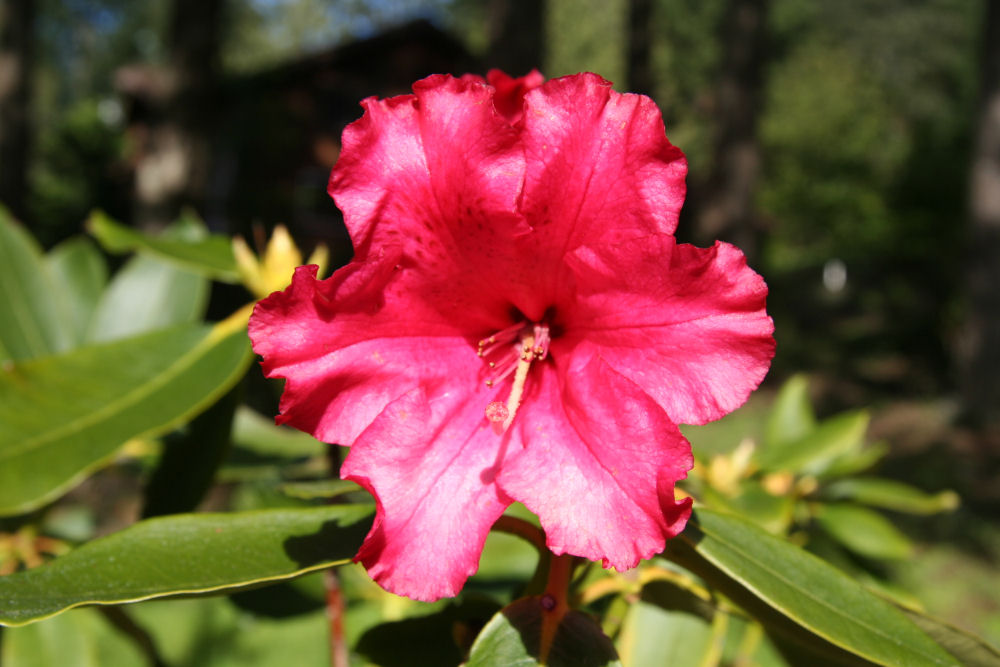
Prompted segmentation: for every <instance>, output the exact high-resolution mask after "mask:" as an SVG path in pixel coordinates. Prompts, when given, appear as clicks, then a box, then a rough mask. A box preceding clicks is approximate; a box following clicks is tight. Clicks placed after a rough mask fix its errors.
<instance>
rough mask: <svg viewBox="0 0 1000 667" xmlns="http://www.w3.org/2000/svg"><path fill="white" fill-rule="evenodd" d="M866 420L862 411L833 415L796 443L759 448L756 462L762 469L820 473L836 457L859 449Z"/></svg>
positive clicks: (866, 417) (866, 416)
mask: <svg viewBox="0 0 1000 667" xmlns="http://www.w3.org/2000/svg"><path fill="white" fill-rule="evenodd" d="M868 420H869V415H868V413H867V412H865V411H864V410H857V411H852V412H845V413H843V414H840V415H836V416H835V417H831V418H829V419H827V420H825V421H823V422H822V423H820V425H819V426H817V427H816V428H815V429H813V430H812V431H810V432H809V433H807V434H806V435H805V436H803V437H802V438H799V439H798V440H795V441H793V442H788V443H785V444H782V445H781V446H780V447H768V448H765V449H762V450H761V451H760V456H759V457H758V459H757V462H758V463H759V465H760V467H761V468H763V469H764V470H788V471H791V472H795V473H800V474H807V475H818V474H821V473H823V472H824V471H825V470H826V469H827V468H828V467H829V466H830V465H831V463H833V461H834V460H836V459H837V458H838V457H840V456H842V455H843V454H846V453H848V452H853V451H857V450H859V449H861V447H862V445H863V444H864V437H865V431H866V430H867V429H868Z"/></svg>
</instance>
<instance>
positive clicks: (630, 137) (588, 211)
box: [521, 74, 687, 317]
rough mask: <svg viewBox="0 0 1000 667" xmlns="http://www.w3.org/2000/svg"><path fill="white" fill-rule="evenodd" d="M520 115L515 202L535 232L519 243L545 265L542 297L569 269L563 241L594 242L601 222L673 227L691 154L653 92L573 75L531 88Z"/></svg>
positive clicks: (570, 244) (629, 227) (615, 226)
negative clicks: (618, 88)
mask: <svg viewBox="0 0 1000 667" xmlns="http://www.w3.org/2000/svg"><path fill="white" fill-rule="evenodd" d="M523 123H524V125H523V133H522V135H521V143H522V145H523V147H524V151H525V158H526V160H527V167H526V169H527V171H526V173H525V183H524V196H523V199H522V202H521V211H522V213H523V214H524V217H525V220H526V221H527V223H528V224H529V225H530V226H531V227H532V229H533V230H534V233H533V234H531V235H529V236H528V237H527V238H524V239H522V242H521V246H522V248H532V249H534V251H535V252H537V253H538V256H539V257H538V259H537V260H536V261H537V262H538V263H539V264H540V265H542V266H544V267H545V271H546V273H545V275H544V276H542V277H540V278H539V280H538V281H537V283H538V284H539V285H540V286H541V285H545V286H546V287H545V289H540V290H539V291H540V292H543V293H544V299H549V300H551V299H552V298H553V296H554V295H555V294H556V293H557V292H558V290H559V287H560V285H561V283H562V282H563V281H564V279H565V278H566V276H565V272H564V271H563V270H557V267H559V268H561V260H562V256H563V255H564V254H565V252H566V251H567V250H572V249H573V248H575V247H577V246H579V245H582V244H585V243H595V241H596V239H598V238H599V237H600V236H601V235H602V234H604V233H605V232H606V231H607V230H618V231H619V232H630V233H632V234H648V233H653V232H662V233H668V234H669V233H672V232H673V231H674V229H676V227H677V219H678V215H679V213H680V210H681V205H682V204H683V203H684V192H685V186H684V176H685V174H686V173H687V162H686V161H685V159H684V155H683V154H682V153H681V151H680V150H679V149H677V148H676V147H675V146H673V145H672V144H671V143H670V142H669V141H668V140H667V137H666V134H665V133H664V128H663V120H662V118H661V116H660V111H659V109H657V107H656V104H655V103H654V102H653V101H652V100H651V99H649V98H648V97H645V96H643V95H621V94H619V93H616V92H614V91H612V90H611V84H610V83H609V82H608V81H605V80H604V79H602V78H601V77H599V76H597V75H596V74H577V75H574V76H568V77H563V78H560V79H553V80H551V81H547V82H546V83H544V84H543V85H542V86H540V87H539V88H536V89H535V90H532V91H530V92H529V93H528V94H527V95H526V96H525V111H524V119H523ZM544 299H543V300H544ZM540 306H541V307H542V308H544V307H545V304H544V303H541V304H540ZM526 314H527V315H528V316H529V317H539V316H540V315H541V313H535V312H529V313H526Z"/></svg>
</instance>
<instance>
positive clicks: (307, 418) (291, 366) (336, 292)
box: [249, 253, 502, 444]
mask: <svg viewBox="0 0 1000 667" xmlns="http://www.w3.org/2000/svg"><path fill="white" fill-rule="evenodd" d="M396 266H397V264H396V256H395V255H393V254H391V253H387V254H385V255H384V256H383V257H381V258H376V257H374V256H371V257H370V258H369V261H367V262H362V263H358V262H355V263H352V264H350V265H348V266H347V267H345V268H343V269H341V270H339V271H337V272H336V273H335V274H334V276H332V277H331V278H329V279H327V280H325V281H319V280H316V267H315V266H304V267H299V268H298V269H296V271H295V275H294V277H293V279H292V284H291V285H290V286H289V287H288V288H287V289H285V290H284V291H283V292H275V293H274V294H272V295H271V296H269V297H268V298H267V299H264V300H263V301H261V302H259V303H258V304H257V306H256V307H255V308H254V313H253V316H252V317H251V318H250V327H249V330H250V339H251V341H252V342H253V347H254V351H255V352H257V354H260V355H261V356H263V358H264V360H263V362H262V366H263V368H264V372H265V374H266V375H267V376H268V377H278V378H285V379H286V380H287V382H286V384H285V390H284V393H283V394H282V397H281V406H280V407H281V413H280V414H279V416H278V418H277V421H278V423H282V424H289V425H291V426H295V427H296V428H299V429H301V430H303V431H306V432H308V433H312V434H313V435H315V436H316V437H317V438H319V439H320V440H324V441H326V442H336V443H340V444H351V443H352V442H353V441H354V439H355V438H356V437H357V436H358V434H360V433H361V431H363V430H364V429H365V428H367V427H368V425H369V424H370V423H371V422H372V420H373V419H375V417H376V416H377V415H378V414H379V413H380V412H381V411H382V410H383V409H384V407H385V406H386V405H387V404H388V403H389V402H391V401H393V400H395V399H396V398H398V397H399V396H401V395H403V394H405V393H406V392H407V391H409V390H411V389H413V388H414V387H417V386H424V385H433V384H434V383H438V382H441V381H442V380H443V379H446V378H450V377H454V376H457V375H460V374H462V373H467V372H469V371H470V370H471V371H472V372H477V371H478V370H479V369H480V367H481V364H482V362H481V360H480V359H479V358H478V357H477V356H476V353H475V349H474V348H473V347H472V346H471V345H470V344H469V340H468V336H469V332H468V331H466V330H465V329H464V328H463V327H465V326H468V325H469V324H470V323H471V324H472V325H473V326H475V325H476V318H475V315H474V313H472V314H470V316H469V319H468V321H455V322H450V321H447V320H444V319H441V318H440V317H437V316H436V314H435V313H434V312H433V311H431V310H429V309H428V307H426V306H425V305H424V304H423V303H422V302H421V301H420V300H419V299H414V298H413V297H412V296H411V292H412V291H413V290H414V289H415V287H414V286H413V285H408V284H407V280H406V273H407V270H406V269H397V268H396ZM501 321H502V320H501ZM479 326H483V323H482V322H479ZM487 326H491V325H490V324H487Z"/></svg>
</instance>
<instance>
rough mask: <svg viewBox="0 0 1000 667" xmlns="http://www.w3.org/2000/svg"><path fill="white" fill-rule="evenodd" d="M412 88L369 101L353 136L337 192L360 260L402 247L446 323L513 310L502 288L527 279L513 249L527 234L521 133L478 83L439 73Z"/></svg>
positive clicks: (347, 136) (333, 184)
mask: <svg viewBox="0 0 1000 667" xmlns="http://www.w3.org/2000/svg"><path fill="white" fill-rule="evenodd" d="M413 90H414V94H413V95H403V96H400V97H393V98H390V99H386V100H376V99H374V98H369V99H367V100H365V101H364V102H363V106H364V107H365V114H364V116H362V118H361V119H360V120H358V121H356V122H354V123H352V124H351V125H350V126H348V128H347V129H346V130H345V131H344V136H343V150H342V152H341V157H340V160H339V161H338V162H337V166H336V167H335V168H334V170H333V174H332V175H331V179H330V186H329V191H330V194H331V195H333V198H334V199H335V200H336V202H337V205H338V206H339V207H340V209H341V210H342V211H343V213H344V220H345V222H346V224H347V227H348V230H349V231H350V234H351V240H352V241H353V243H354V246H355V256H356V258H358V259H361V260H363V259H364V258H366V257H367V255H368V254H369V252H371V250H370V249H372V248H380V247H382V246H385V245H392V246H399V247H400V248H402V257H403V259H402V263H403V265H404V266H408V267H412V268H413V269H414V270H419V271H422V272H423V273H424V274H425V275H426V277H427V279H426V280H425V281H424V290H423V291H422V292H421V295H420V296H421V297H422V298H425V300H427V301H428V302H432V301H433V302H434V303H436V304H438V306H439V307H440V309H441V310H442V312H443V313H445V315H446V316H453V315H456V316H457V315H458V314H460V313H461V309H462V307H464V306H465V305H466V304H469V303H477V304H480V303H481V304H485V305H486V306H492V307H494V308H497V309H500V310H504V309H506V308H509V301H507V300H505V299H503V298H501V295H500V294H499V286H501V285H502V284H503V278H504V277H505V276H511V275H513V276H516V275H518V274H519V273H523V272H524V268H523V266H521V264H520V262H519V258H518V257H517V256H516V254H515V253H513V252H512V248H513V239H514V238H515V237H516V235H517V234H519V233H523V232H524V230H525V229H526V227H525V225H524V222H523V220H522V218H521V216H520V214H519V213H518V211H517V200H518V197H519V195H520V191H521V184H522V180H523V175H524V158H523V152H522V150H521V149H520V147H519V146H518V145H517V132H516V131H515V129H514V128H513V127H511V125H510V124H509V123H508V122H507V121H506V120H505V119H504V118H503V117H502V116H501V115H500V114H498V113H497V111H496V110H495V108H494V106H493V89H492V88H491V87H490V86H488V85H486V84H485V83H483V82H482V81H481V80H477V77H464V78H462V79H454V78H452V77H449V76H441V75H435V76H432V77H428V78H427V79H424V80H422V81H418V82H417V83H416V84H414V86H413ZM441 292H446V293H447V294H446V298H441V296H440V294H439V293H441ZM456 298H457V299H458V301H459V303H457V304H456V303H452V302H453V300H454V299H456Z"/></svg>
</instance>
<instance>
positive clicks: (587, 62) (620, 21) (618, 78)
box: [544, 0, 628, 90]
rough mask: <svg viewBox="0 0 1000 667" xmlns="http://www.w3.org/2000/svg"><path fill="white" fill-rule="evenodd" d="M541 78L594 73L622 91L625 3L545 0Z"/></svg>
mask: <svg viewBox="0 0 1000 667" xmlns="http://www.w3.org/2000/svg"><path fill="white" fill-rule="evenodd" d="M546 5H547V11H546V16H545V35H546V54H545V72H544V73H545V76H546V77H548V78H552V77H556V76H563V75H565V74H575V73H576V72H585V71H590V72H597V73H598V74H600V75H601V76H603V77H604V78H606V79H608V80H609V81H612V82H614V83H615V84H617V85H616V88H617V89H618V90H625V85H624V84H625V34H626V27H625V26H626V24H627V22H628V7H627V4H626V0H548V2H547V3H546Z"/></svg>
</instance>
